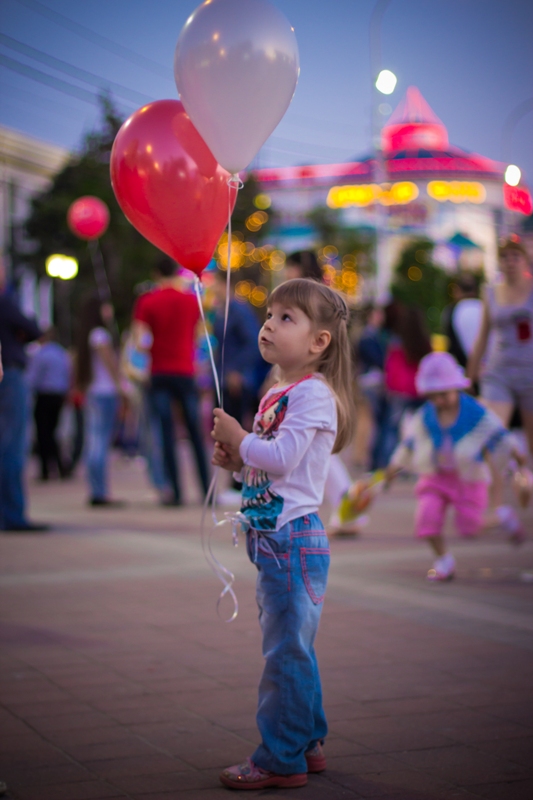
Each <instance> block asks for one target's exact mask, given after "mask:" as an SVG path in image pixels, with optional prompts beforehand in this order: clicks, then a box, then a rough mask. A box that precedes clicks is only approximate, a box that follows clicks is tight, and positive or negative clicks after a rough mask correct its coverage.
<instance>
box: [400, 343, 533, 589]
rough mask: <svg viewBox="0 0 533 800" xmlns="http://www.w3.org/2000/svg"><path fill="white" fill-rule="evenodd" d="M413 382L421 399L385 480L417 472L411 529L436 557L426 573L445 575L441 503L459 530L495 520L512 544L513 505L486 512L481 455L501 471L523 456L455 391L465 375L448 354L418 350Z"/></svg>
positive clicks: (519, 532)
mask: <svg viewBox="0 0 533 800" xmlns="http://www.w3.org/2000/svg"><path fill="white" fill-rule="evenodd" d="M416 385H417V389H418V392H419V394H420V395H424V396H425V397H426V398H427V402H425V403H424V405H423V406H422V407H421V408H420V409H419V410H418V411H417V412H416V414H415V415H414V416H413V418H412V419H411V421H410V423H409V426H408V429H407V433H406V436H405V438H404V439H403V440H402V441H401V442H400V444H399V445H398V447H397V448H396V450H395V451H394V453H393V455H392V458H391V461H390V464H389V466H388V467H387V470H386V478H387V480H389V481H390V480H392V478H394V476H395V475H397V474H398V472H400V471H401V470H402V469H405V468H407V469H409V470H411V471H413V472H416V473H418V475H419V476H420V477H419V480H418V482H417V484H416V489H415V491H416V496H417V498H418V504H417V509H416V518H415V534H416V536H418V537H420V538H424V539H426V540H427V541H428V543H429V545H430V546H431V548H432V550H433V552H434V553H435V555H436V556H437V559H436V561H435V563H434V565H433V568H432V569H430V570H429V572H428V578H429V579H430V580H449V579H451V578H453V576H454V573H455V559H454V557H453V556H452V555H451V553H449V552H448V551H447V548H446V545H445V542H444V538H443V536H442V529H443V526H444V518H445V514H446V510H447V508H448V506H452V507H453V509H454V513H455V525H456V527H457V530H458V532H459V534H460V535H461V536H475V535H476V534H477V533H479V532H480V531H481V530H482V529H484V528H488V527H493V526H497V525H500V526H502V527H503V528H504V529H505V530H506V532H507V533H508V534H509V538H510V540H511V541H513V542H514V543H520V542H521V541H522V540H523V538H524V531H523V527H522V525H521V523H520V520H519V518H518V516H517V514H516V512H515V511H514V509H513V508H511V507H510V506H499V507H498V508H496V509H494V510H493V511H492V512H488V510H487V507H488V486H489V483H490V470H489V467H488V464H487V461H489V460H490V461H491V462H492V464H493V465H494V466H495V467H496V468H498V469H500V470H501V469H503V468H505V467H506V466H507V465H508V464H509V462H510V461H511V459H512V458H514V459H515V461H516V462H517V463H518V464H519V465H520V467H525V458H524V456H523V455H522V454H521V453H519V452H518V451H517V450H516V448H515V447H514V444H513V439H512V436H511V435H510V433H509V431H508V430H507V429H506V428H504V427H503V425H502V424H501V422H500V421H499V419H498V418H497V417H496V415H495V414H493V413H492V412H491V411H489V410H488V409H486V408H485V407H484V406H482V405H481V404H480V403H478V402H477V400H475V399H474V398H473V397H471V396H470V395H468V394H465V393H464V392H463V391H462V390H463V389H466V388H468V387H469V386H470V381H469V380H468V378H466V377H465V375H464V372H463V370H462V368H461V367H460V366H459V364H458V363H457V362H456V360H455V359H454V358H453V356H451V355H450V354H449V353H430V354H429V355H427V356H425V357H424V358H423V359H422V361H421V362H420V366H419V369H418V372H417V375H416ZM520 467H519V469H520Z"/></svg>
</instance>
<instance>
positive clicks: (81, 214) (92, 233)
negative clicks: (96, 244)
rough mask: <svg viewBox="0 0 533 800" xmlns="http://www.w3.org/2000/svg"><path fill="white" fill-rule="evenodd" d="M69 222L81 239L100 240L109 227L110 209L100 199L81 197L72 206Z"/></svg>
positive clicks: (89, 196) (88, 196)
mask: <svg viewBox="0 0 533 800" xmlns="http://www.w3.org/2000/svg"><path fill="white" fill-rule="evenodd" d="M67 222H68V226H69V228H70V230H71V231H72V233H73V234H75V235H76V236H78V237H79V238H80V239H99V238H100V236H102V234H104V233H105V232H106V230H107V226H108V225H109V209H108V207H107V206H106V204H105V203H104V201H103V200H100V199H99V198H98V197H92V196H91V195H87V196H85V197H80V198H79V199H78V200H75V201H74V202H73V203H72V205H71V206H70V208H69V210H68V213H67Z"/></svg>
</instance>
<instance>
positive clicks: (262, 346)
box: [259, 303, 331, 370]
mask: <svg viewBox="0 0 533 800" xmlns="http://www.w3.org/2000/svg"><path fill="white" fill-rule="evenodd" d="M330 341H331V334H330V333H329V331H317V330H316V328H315V326H314V325H313V323H312V322H311V320H310V319H309V317H308V316H307V315H306V314H304V312H303V311H302V310H301V309H300V308H295V307H292V306H283V305H281V304H279V303H273V304H272V305H271V306H269V308H268V310H267V317H266V320H265V324H264V325H263V327H262V328H261V330H260V331H259V350H260V351H261V355H262V356H263V358H264V359H265V361H267V362H268V363H269V364H277V365H278V366H279V367H281V369H284V370H287V369H295V368H296V369H298V368H300V367H303V366H306V365H308V364H312V363H313V362H314V361H316V360H318V358H319V357H320V355H321V353H322V352H323V351H324V350H325V349H326V347H327V346H328V344H329V342H330Z"/></svg>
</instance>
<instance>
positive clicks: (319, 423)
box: [239, 374, 337, 531]
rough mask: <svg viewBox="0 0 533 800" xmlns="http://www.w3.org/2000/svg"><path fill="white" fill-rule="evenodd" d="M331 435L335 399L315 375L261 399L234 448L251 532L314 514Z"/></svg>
mask: <svg viewBox="0 0 533 800" xmlns="http://www.w3.org/2000/svg"><path fill="white" fill-rule="evenodd" d="M287 389H288V390H287ZM336 435H337V408H336V403H335V398H334V395H333V392H332V391H331V389H330V388H329V386H328V385H327V383H326V382H325V381H324V379H323V378H322V377H321V376H320V375H318V374H316V375H313V376H312V377H311V378H309V379H307V380H304V381H302V382H300V383H298V384H296V385H294V386H293V387H292V388H288V387H281V388H280V387H273V388H272V389H271V390H270V391H269V392H268V393H267V394H266V395H265V397H264V398H263V401H262V403H261V407H260V409H259V412H258V413H257V414H256V417H255V420H254V432H253V433H249V434H248V435H247V436H246V437H245V438H244V439H243V441H242V442H241V446H240V454H241V458H242V460H243V462H244V468H243V470H242V473H241V475H240V476H239V477H240V478H241V479H242V481H243V490H242V496H243V504H242V508H241V511H242V512H243V513H244V514H245V515H246V516H247V517H248V519H249V521H250V525H251V526H252V527H253V528H255V529H256V530H267V531H277V530H279V529H280V528H282V527H283V526H284V525H285V524H286V523H287V522H290V521H291V520H293V519H297V518H298V517H302V516H305V515H306V514H313V513H316V512H317V511H318V508H319V506H320V504H321V503H322V500H323V496H324V485H325V482H326V476H327V472H328V466H329V458H330V455H331V451H332V449H333V446H334V444H335V438H336Z"/></svg>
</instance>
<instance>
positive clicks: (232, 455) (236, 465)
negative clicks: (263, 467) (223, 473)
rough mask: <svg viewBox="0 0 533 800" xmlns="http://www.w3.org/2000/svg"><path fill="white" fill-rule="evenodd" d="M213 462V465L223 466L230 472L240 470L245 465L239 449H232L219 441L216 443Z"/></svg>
mask: <svg viewBox="0 0 533 800" xmlns="http://www.w3.org/2000/svg"><path fill="white" fill-rule="evenodd" d="M211 463H212V464H213V466H215V467H222V469H227V470H228V471H229V472H240V471H241V469H242V468H243V466H244V465H243V461H242V458H241V457H240V455H239V451H238V450H237V451H232V450H230V449H229V447H228V445H223V444H219V443H218V442H217V443H216V444H215V452H214V453H213V458H212V459H211Z"/></svg>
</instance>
